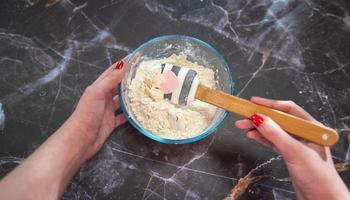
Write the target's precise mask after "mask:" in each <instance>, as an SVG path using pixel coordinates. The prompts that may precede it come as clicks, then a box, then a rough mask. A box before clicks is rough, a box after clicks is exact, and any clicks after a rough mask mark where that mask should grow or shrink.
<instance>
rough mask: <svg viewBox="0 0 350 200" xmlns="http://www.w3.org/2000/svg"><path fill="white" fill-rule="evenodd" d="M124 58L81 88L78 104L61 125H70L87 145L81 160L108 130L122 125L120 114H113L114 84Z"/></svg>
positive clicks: (115, 103)
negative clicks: (88, 84) (81, 92)
mask: <svg viewBox="0 0 350 200" xmlns="http://www.w3.org/2000/svg"><path fill="white" fill-rule="evenodd" d="M124 68H125V67H124V61H119V62H117V63H116V64H114V65H112V66H111V67H109V68H108V69H107V70H106V71H105V72H103V73H102V74H101V75H100V77H98V78H97V80H96V81H95V82H94V83H92V84H91V85H90V86H89V87H87V88H86V89H85V92H84V94H83V95H82V97H81V98H80V100H79V103H78V106H77V108H76V109H75V111H74V112H73V114H72V115H71V117H70V118H69V119H68V120H67V122H66V123H65V125H64V126H63V127H62V128H65V127H67V126H70V127H74V128H73V129H74V130H77V134H82V136H83V138H84V139H86V141H87V143H88V144H89V145H88V146H89V148H88V149H87V151H86V155H85V156H84V157H85V159H89V158H90V157H92V156H93V155H94V154H95V153H96V152H97V151H98V150H99V149H100V148H101V146H102V145H103V143H104V142H105V141H106V139H107V138H108V136H109V135H110V134H111V133H112V131H113V130H114V129H115V128H116V127H118V126H120V125H122V124H124V123H125V122H126V121H127V119H126V118H125V116H124V115H123V114H119V115H117V116H116V115H115V111H116V110H117V109H118V108H119V107H120V104H119V100H118V95H117V86H118V83H119V82H120V81H121V80H122V79H123V77H124V72H125V70H124Z"/></svg>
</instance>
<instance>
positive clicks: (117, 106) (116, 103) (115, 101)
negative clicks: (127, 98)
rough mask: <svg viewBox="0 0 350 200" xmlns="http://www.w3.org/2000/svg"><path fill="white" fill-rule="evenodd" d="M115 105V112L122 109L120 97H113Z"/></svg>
mask: <svg viewBox="0 0 350 200" xmlns="http://www.w3.org/2000/svg"><path fill="white" fill-rule="evenodd" d="M113 104H114V110H118V108H119V107H120V102H119V95H115V96H114V97H113Z"/></svg>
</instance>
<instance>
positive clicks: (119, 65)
mask: <svg viewBox="0 0 350 200" xmlns="http://www.w3.org/2000/svg"><path fill="white" fill-rule="evenodd" d="M123 67H124V61H123V60H120V61H118V62H117V64H116V65H115V68H116V69H122V68H123Z"/></svg>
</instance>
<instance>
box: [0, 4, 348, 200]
mask: <svg viewBox="0 0 350 200" xmlns="http://www.w3.org/2000/svg"><path fill="white" fill-rule="evenodd" d="M0 16H1V17H0V102H1V104H2V108H3V110H4V116H5V121H4V123H3V119H4V118H3V117H4V116H3V115H2V112H1V111H0V174H1V176H4V175H5V174H6V173H7V172H8V171H10V170H11V169H13V168H14V167H15V166H17V165H18V164H19V163H21V161H22V160H23V158H25V157H27V156H28V155H29V154H30V153H31V152H33V151H34V150H35V149H36V148H37V147H38V146H39V145H40V144H41V143H42V142H43V141H45V139H47V138H48V137H49V136H50V134H52V133H53V132H54V131H55V130H56V129H57V128H58V127H59V126H60V125H61V124H62V123H63V122H64V121H65V120H66V119H67V118H68V116H69V115H70V113H71V112H72V110H73V109H74V107H75V105H76V103H77V101H78V99H79V97H80V95H81V94H82V92H83V91H84V88H85V87H86V86H87V85H89V84H90V83H91V82H92V81H93V80H95V79H96V77H97V76H98V75H99V74H100V73H101V72H102V71H104V69H105V68H106V67H108V66H109V65H110V64H111V63H113V62H115V61H117V60H118V59H120V58H122V57H124V56H125V55H127V54H128V53H130V52H131V51H132V50H133V49H135V48H136V47H137V46H138V45H140V44H141V43H143V42H144V41H146V40H148V39H150V38H153V37H156V36H159V35H164V34H184V35H189V36H193V37H197V38H199V39H202V40H204V41H207V42H208V43H210V44H211V45H213V46H214V47H215V48H217V49H218V50H219V51H220V52H221V53H222V54H223V55H224V57H225V58H226V60H227V61H228V62H229V63H230V65H231V66H232V72H233V76H234V80H235V92H236V95H238V96H240V97H243V98H250V97H251V96H253V95H259V96H264V97H269V98H275V99H291V100H293V101H295V102H296V103H298V104H299V105H302V106H303V107H304V108H305V109H306V110H307V111H309V112H310V113H312V115H313V116H315V118H317V119H318V120H320V121H321V122H323V123H324V124H326V125H327V126H330V127H333V128H336V129H337V131H338V132H339V134H340V141H339V143H338V144H336V145H335V146H334V147H332V152H333V156H334V157H333V158H334V161H335V163H343V164H342V165H339V166H342V167H340V168H339V173H340V175H341V177H342V178H343V180H344V181H345V182H346V184H347V185H348V186H350V173H349V171H348V170H347V167H348V166H347V163H349V162H350V153H349V141H350V137H349V132H350V128H349V127H350V103H349V99H350V3H349V1H347V0H342V1H341V0H335V1H326V0H321V1H320V0H304V1H297V0H276V1H273V0H264V1H244V0H238V1H236V0H235V1H233V0H193V1H190V0H180V1H170V0H159V1H157V0H128V1H127V0H96V1H92V0H90V1H86V0H79V1H73V0H61V1H57V0H47V2H45V1H39V0H16V1H12V0H2V1H1V2H0ZM0 108H1V106H0ZM236 119H238V117H237V116H235V115H229V116H228V117H227V118H226V120H225V122H224V124H223V125H222V127H221V128H220V129H219V130H218V131H217V132H216V133H215V134H213V135H211V136H210V137H208V138H206V139H203V140H201V141H199V142H196V143H193V144H186V145H167V144H161V143H157V142H155V141H152V140H150V139H148V138H146V137H145V136H143V135H141V134H139V133H138V132H137V131H136V130H135V129H134V128H133V127H132V126H131V125H130V124H126V125H124V126H122V127H120V128H118V129H116V130H115V131H114V133H113V135H112V136H111V137H110V139H109V140H108V141H107V143H106V144H105V145H104V147H103V148H102V149H101V151H100V152H99V153H98V154H97V155H96V156H95V157H94V158H93V159H92V160H91V161H89V162H88V163H87V164H85V165H84V166H83V167H82V168H81V169H80V171H79V172H78V173H77V174H76V175H75V177H74V179H73V180H72V181H71V184H70V186H69V187H68V188H67V191H66V192H65V194H64V196H63V199H123V200H127V199H148V200H151V199H224V198H225V197H226V196H227V195H229V194H230V192H231V189H232V188H233V187H234V186H235V185H236V184H237V180H238V179H239V178H242V177H245V176H246V175H247V174H248V173H249V172H251V171H253V172H254V173H253V174H256V176H258V177H259V176H260V178H256V179H254V180H255V182H253V183H251V184H250V186H249V187H248V188H247V190H246V191H245V193H244V194H242V195H241V196H240V199H276V200H278V199H295V193H294V191H293V188H292V186H291V183H290V181H289V179H288V172H287V170H286V168H285V166H284V164H283V161H282V159H281V157H279V156H278V155H276V154H275V153H273V151H271V150H269V149H266V148H264V147H262V146H260V145H258V144H257V143H255V142H253V141H249V140H247V139H246V137H245V135H244V133H243V132H242V131H240V130H238V129H236V128H235V127H234V126H233V122H234V121H235V120H236ZM254 176H255V175H254Z"/></svg>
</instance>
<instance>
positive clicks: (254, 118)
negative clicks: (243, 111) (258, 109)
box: [250, 114, 264, 126]
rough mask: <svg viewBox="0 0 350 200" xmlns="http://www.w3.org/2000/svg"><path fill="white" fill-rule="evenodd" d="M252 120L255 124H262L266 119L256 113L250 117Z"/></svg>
mask: <svg viewBox="0 0 350 200" xmlns="http://www.w3.org/2000/svg"><path fill="white" fill-rule="evenodd" d="M250 120H251V121H252V122H253V123H254V124H255V126H260V124H262V123H263V122H264V119H263V118H262V117H261V116H260V115H257V114H254V115H252V116H251V117H250Z"/></svg>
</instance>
